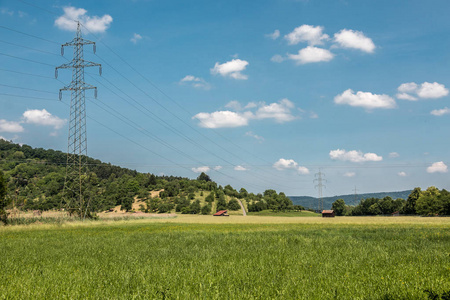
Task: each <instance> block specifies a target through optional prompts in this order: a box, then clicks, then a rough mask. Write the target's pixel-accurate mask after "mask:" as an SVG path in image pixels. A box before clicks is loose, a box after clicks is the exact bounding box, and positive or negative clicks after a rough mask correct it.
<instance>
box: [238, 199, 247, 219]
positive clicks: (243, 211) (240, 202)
mask: <svg viewBox="0 0 450 300" xmlns="http://www.w3.org/2000/svg"><path fill="white" fill-rule="evenodd" d="M237 201H238V202H239V205H240V206H241V209H242V215H243V216H244V217H245V216H246V215H247V212H246V211H245V207H244V204H242V201H241V199H237Z"/></svg>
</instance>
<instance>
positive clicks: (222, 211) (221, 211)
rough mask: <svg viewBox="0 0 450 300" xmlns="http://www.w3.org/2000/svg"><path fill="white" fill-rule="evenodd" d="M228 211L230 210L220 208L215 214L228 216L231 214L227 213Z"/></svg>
mask: <svg viewBox="0 0 450 300" xmlns="http://www.w3.org/2000/svg"><path fill="white" fill-rule="evenodd" d="M227 211H228V210H219V211H218V212H216V213H215V214H214V215H213V216H220V217H228V216H229V214H227Z"/></svg>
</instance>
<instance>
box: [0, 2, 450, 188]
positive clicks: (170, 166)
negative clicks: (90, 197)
mask: <svg viewBox="0 0 450 300" xmlns="http://www.w3.org/2000/svg"><path fill="white" fill-rule="evenodd" d="M30 3H31V2H28V1H25V2H22V1H12V0H3V1H1V2H0V45H1V48H0V136H1V137H3V138H5V139H7V140H13V141H15V142H18V143H26V144H29V145H31V146H33V147H43V148H53V149H58V150H62V151H66V149H67V132H68V126H67V123H68V118H69V107H68V104H69V103H70V94H69V93H67V92H64V93H63V99H62V101H59V100H58V91H59V89H60V88H62V87H63V86H64V85H65V84H68V83H69V82H70V80H71V72H70V70H60V71H59V77H58V79H59V80H56V79H54V68H55V67H56V66H58V65H61V64H63V63H65V62H67V59H69V60H70V59H72V49H70V48H66V49H65V55H64V57H62V56H61V55H60V44H63V43H65V42H68V41H70V40H71V39H72V38H73V37H74V34H75V32H74V30H75V25H74V24H75V23H74V22H73V19H78V20H80V21H81V22H82V23H83V24H84V27H83V35H84V37H85V38H86V39H89V40H92V41H95V42H96V43H97V53H96V54H95V55H94V54H93V53H92V47H88V46H87V47H86V49H85V59H87V60H91V61H94V62H98V63H101V64H102V66H103V74H102V76H101V77H100V76H98V70H97V69H95V68H89V69H86V78H85V79H86V82H88V83H90V84H92V85H95V86H97V87H98V99H97V100H95V99H94V98H93V92H92V91H88V92H87V93H86V94H87V111H88V120H87V123H88V154H89V155H90V156H92V157H95V158H98V159H100V160H102V161H105V162H111V163H113V164H117V165H121V166H124V167H129V168H132V169H137V170H138V171H142V172H152V173H155V174H166V175H177V176H186V177H190V178H195V177H197V176H198V174H199V173H198V172H201V171H206V172H207V173H208V174H209V175H210V176H211V177H212V178H213V179H214V180H215V181H217V182H218V183H220V184H222V185H226V184H231V185H233V186H234V187H235V188H238V189H239V188H240V187H245V188H246V189H247V190H249V191H253V192H262V191H264V190H265V189H268V188H273V189H276V190H277V191H283V192H285V193H286V194H288V195H312V196H316V195H317V190H316V189H315V187H314V185H315V184H314V183H313V180H314V178H315V173H317V172H319V170H321V171H322V172H323V173H325V178H326V179H327V182H326V189H324V191H323V194H324V195H325V196H332V195H336V194H347V193H352V190H353V189H354V188H355V186H356V188H357V189H358V192H359V193H365V192H377V191H394V190H404V189H412V188H414V187H416V186H419V187H422V188H426V187H428V186H431V185H435V186H437V187H439V188H447V189H448V188H450V182H449V173H448V168H447V166H448V165H449V164H450V157H449V153H448V149H449V138H448V137H449V133H448V128H449V125H450V104H449V103H448V101H449V90H448V88H449V86H450V83H449V82H448V76H447V72H448V70H449V69H450V68H449V56H450V54H449V51H448V49H449V47H448V46H449V41H450V35H449V31H450V21H449V19H448V17H447V12H448V11H449V9H450V3H449V2H448V1H360V0H358V1H356V0H355V1H331V0H330V1H315V0H309V1H307V0H304V1H290V0H279V1H189V2H186V1H156V0H154V1H144V0H142V1H140V0H136V1H74V2H66V1H39V3H38V4H30ZM36 5H37V6H36Z"/></svg>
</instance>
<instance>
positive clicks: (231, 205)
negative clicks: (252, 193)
mask: <svg viewBox="0 0 450 300" xmlns="http://www.w3.org/2000/svg"><path fill="white" fill-rule="evenodd" d="M228 209H229V210H240V209H241V206H240V205H239V202H238V201H237V200H236V199H231V200H230V201H229V202H228Z"/></svg>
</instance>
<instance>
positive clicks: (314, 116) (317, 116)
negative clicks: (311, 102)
mask: <svg viewBox="0 0 450 300" xmlns="http://www.w3.org/2000/svg"><path fill="white" fill-rule="evenodd" d="M309 118H310V119H318V118H319V115H318V114H316V113H315V112H313V111H312V112H311V113H310V114H309Z"/></svg>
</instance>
